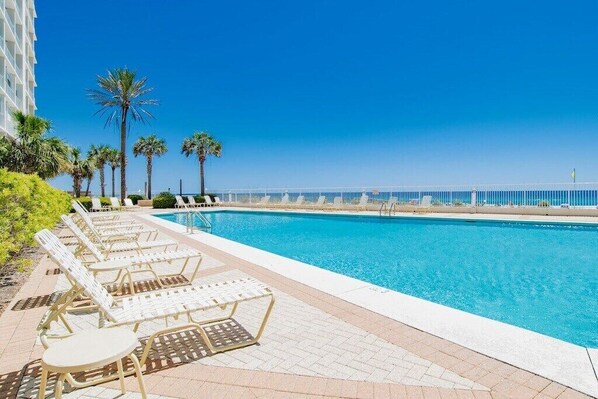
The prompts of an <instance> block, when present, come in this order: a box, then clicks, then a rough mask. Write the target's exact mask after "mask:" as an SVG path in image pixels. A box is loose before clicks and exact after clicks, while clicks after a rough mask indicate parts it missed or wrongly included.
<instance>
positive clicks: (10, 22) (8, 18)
mask: <svg viewBox="0 0 598 399" xmlns="http://www.w3.org/2000/svg"><path fill="white" fill-rule="evenodd" d="M4 15H6V22H8V26H9V27H10V28H11V29H12V32H13V33H14V34H15V36H16V34H17V25H16V24H15V20H14V19H13V17H12V16H11V15H10V13H9V12H8V11H6V9H5V11H4Z"/></svg>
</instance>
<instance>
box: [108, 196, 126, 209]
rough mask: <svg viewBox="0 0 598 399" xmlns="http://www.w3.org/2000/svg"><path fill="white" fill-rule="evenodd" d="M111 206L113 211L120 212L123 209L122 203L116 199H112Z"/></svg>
mask: <svg viewBox="0 0 598 399" xmlns="http://www.w3.org/2000/svg"><path fill="white" fill-rule="evenodd" d="M110 206H111V207H112V210H115V211H120V210H122V208H123V206H122V205H121V203H120V201H119V200H118V198H116V197H110Z"/></svg>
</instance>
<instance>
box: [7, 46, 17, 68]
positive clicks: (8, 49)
mask: <svg viewBox="0 0 598 399" xmlns="http://www.w3.org/2000/svg"><path fill="white" fill-rule="evenodd" d="M4 50H5V51H4V52H5V53H6V57H7V58H8V60H9V61H10V63H11V64H12V66H13V67H14V68H15V69H16V67H17V61H16V60H15V56H14V54H13V53H12V51H10V48H9V47H8V46H6V47H4Z"/></svg>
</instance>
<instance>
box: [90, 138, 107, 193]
mask: <svg viewBox="0 0 598 399" xmlns="http://www.w3.org/2000/svg"><path fill="white" fill-rule="evenodd" d="M109 153H110V147H109V146H107V145H98V146H95V145H93V144H92V145H91V147H89V151H87V157H88V158H93V159H94V160H95V164H96V168H97V169H98V170H99V172H100V192H101V196H102V197H105V196H106V191H105V189H106V183H105V181H106V180H105V177H104V166H105V165H106V162H107V161H108V154H109Z"/></svg>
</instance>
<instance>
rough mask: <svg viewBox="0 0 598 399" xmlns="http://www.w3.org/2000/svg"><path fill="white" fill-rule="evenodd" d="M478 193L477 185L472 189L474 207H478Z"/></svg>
mask: <svg viewBox="0 0 598 399" xmlns="http://www.w3.org/2000/svg"><path fill="white" fill-rule="evenodd" d="M477 194H478V192H477V191H476V189H475V187H474V188H472V189H471V206H473V207H474V208H475V207H476V203H477Z"/></svg>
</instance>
